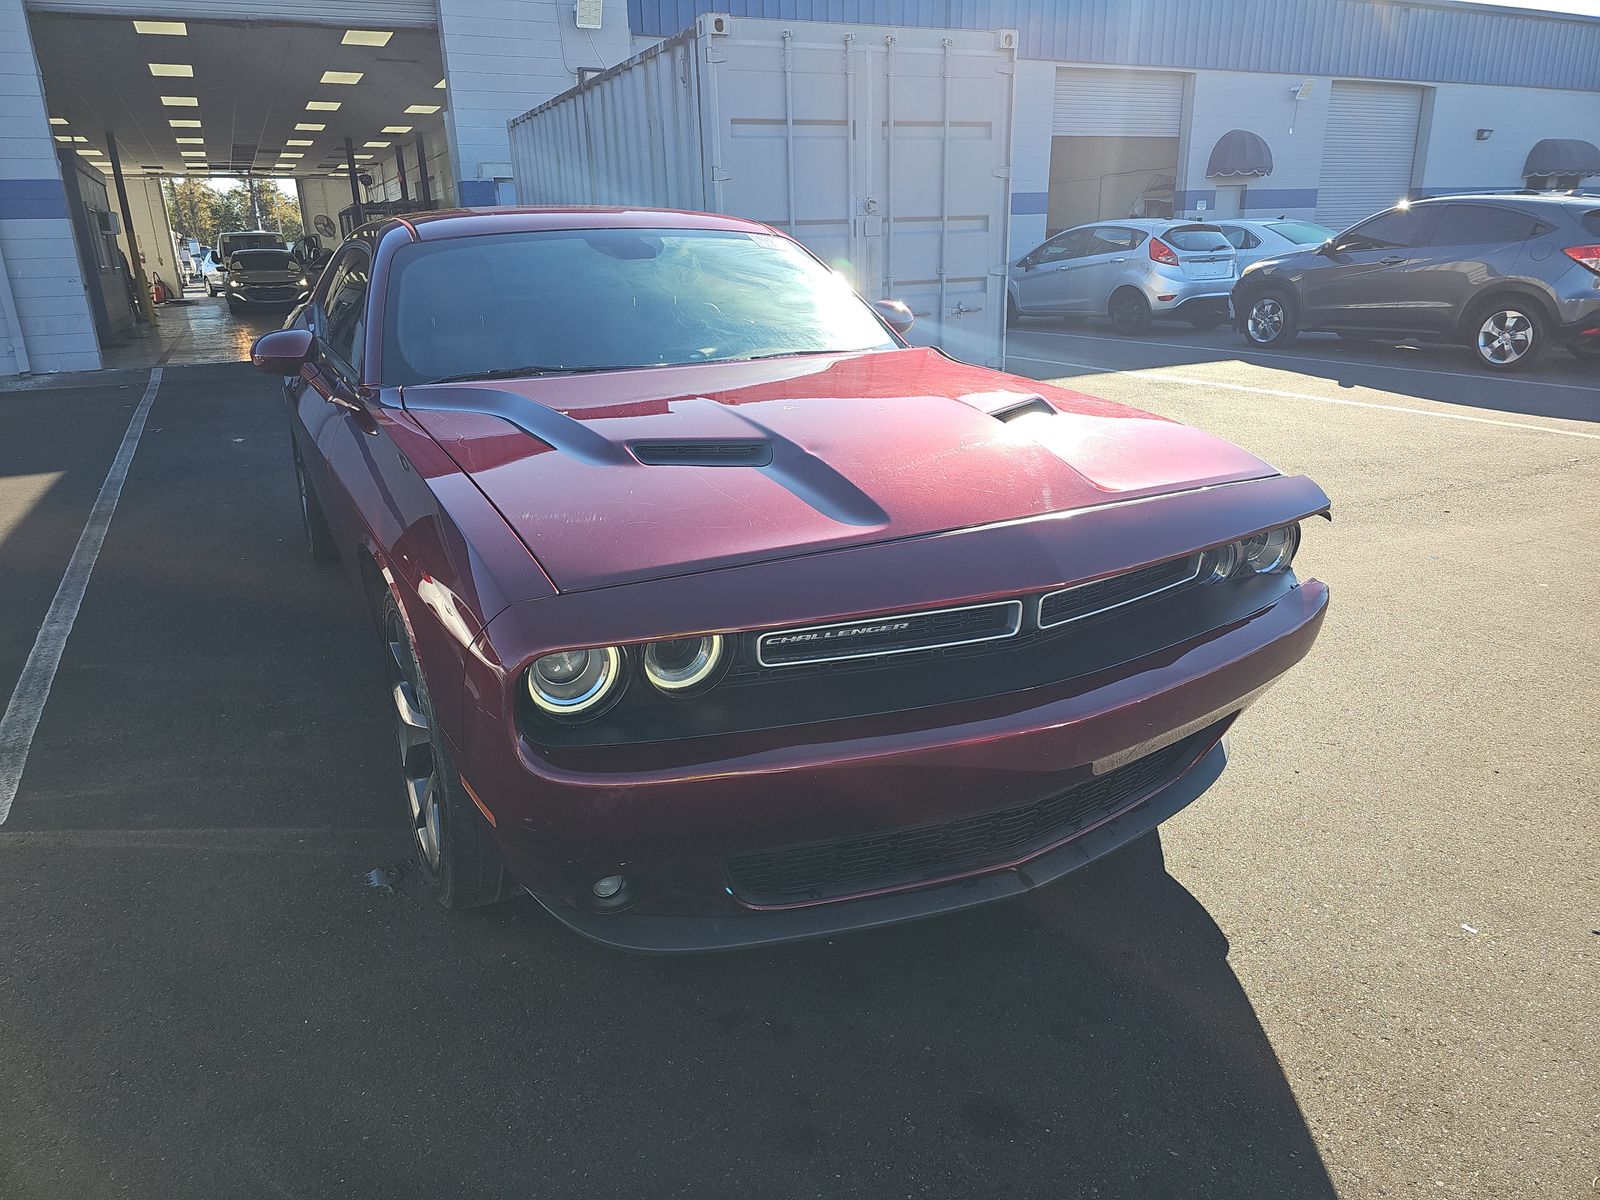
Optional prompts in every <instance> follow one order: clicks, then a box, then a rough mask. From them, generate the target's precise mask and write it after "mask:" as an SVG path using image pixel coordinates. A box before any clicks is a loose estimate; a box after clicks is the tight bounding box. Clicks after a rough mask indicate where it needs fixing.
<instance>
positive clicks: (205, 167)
mask: <svg viewBox="0 0 1600 1200" xmlns="http://www.w3.org/2000/svg"><path fill="white" fill-rule="evenodd" d="M183 169H184V170H185V171H209V170H211V164H210V163H184V164H183Z"/></svg>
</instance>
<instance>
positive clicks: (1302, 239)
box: [1217, 217, 1338, 275]
mask: <svg viewBox="0 0 1600 1200" xmlns="http://www.w3.org/2000/svg"><path fill="white" fill-rule="evenodd" d="M1217 228H1218V229H1220V230H1222V232H1223V235H1224V236H1225V237H1226V238H1227V239H1228V241H1230V242H1232V243H1233V248H1234V251H1235V252H1236V253H1237V254H1238V256H1239V274H1241V275H1243V274H1244V272H1245V268H1246V267H1248V266H1249V265H1250V264H1251V263H1254V262H1260V261H1261V260H1262V259H1263V258H1278V257H1279V256H1280V255H1284V254H1293V253H1294V252H1295V251H1296V250H1315V249H1316V248H1317V247H1318V246H1320V245H1322V243H1323V242H1325V241H1327V240H1328V239H1329V238H1331V237H1332V236H1333V235H1334V234H1335V233H1337V232H1338V230H1335V229H1329V228H1328V227H1327V226H1326V225H1318V224H1317V223H1316V222H1314V221H1296V220H1293V219H1292V218H1289V217H1276V218H1273V219H1271V220H1266V221H1236V220H1233V219H1231V218H1230V219H1229V220H1226V221H1224V220H1219V221H1218V222H1217Z"/></svg>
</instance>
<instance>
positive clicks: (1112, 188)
mask: <svg viewBox="0 0 1600 1200" xmlns="http://www.w3.org/2000/svg"><path fill="white" fill-rule="evenodd" d="M1183 83H1184V77H1183V76H1182V75H1181V74H1177V73H1174V72H1168V71H1096V70H1086V69H1082V68H1076V67H1060V68H1057V70H1056V92H1055V112H1054V116H1053V121H1052V133H1053V134H1054V137H1053V138H1052V140H1051V145H1050V208H1049V216H1048V218H1047V220H1046V226H1047V228H1048V229H1049V231H1050V232H1055V231H1056V230H1058V229H1065V228H1067V227H1069V226H1072V225H1079V224H1082V223H1083V222H1085V221H1099V220H1104V219H1107V218H1111V217H1127V216H1170V215H1171V213H1172V200H1173V183H1174V180H1175V179H1176V178H1177V172H1178V144H1179V138H1180V135H1181V133H1182V130H1183V90H1184V89H1183Z"/></svg>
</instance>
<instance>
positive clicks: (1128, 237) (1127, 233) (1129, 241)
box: [1089, 225, 1140, 254]
mask: <svg viewBox="0 0 1600 1200" xmlns="http://www.w3.org/2000/svg"><path fill="white" fill-rule="evenodd" d="M1139 238H1140V234H1139V231H1138V230H1137V229H1122V228H1120V227H1118V226H1112V225H1107V226H1104V227H1102V228H1100V229H1096V230H1095V231H1094V237H1093V239H1092V240H1091V241H1090V243H1089V253H1090V254H1121V253H1124V252H1126V251H1128V250H1132V249H1133V248H1134V247H1135V246H1137V245H1138V244H1139Z"/></svg>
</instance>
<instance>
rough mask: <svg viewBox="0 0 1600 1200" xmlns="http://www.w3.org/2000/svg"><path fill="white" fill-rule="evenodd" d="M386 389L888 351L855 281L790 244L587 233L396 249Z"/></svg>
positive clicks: (762, 238) (699, 233) (675, 233)
mask: <svg viewBox="0 0 1600 1200" xmlns="http://www.w3.org/2000/svg"><path fill="white" fill-rule="evenodd" d="M391 280H392V282H391V283H390V285H389V295H388V303H387V305H386V317H385V321H386V324H385V329H384V360H383V361H384V376H385V382H387V383H391V384H404V383H424V382H428V381H431V380H440V379H446V378H456V377H470V376H474V375H480V376H481V375H488V374H494V373H508V372H509V373H520V372H521V371H523V370H527V371H528V372H529V373H534V372H536V371H538V370H548V371H581V370H618V369H623V368H628V367H654V366H675V365H679V364H683V363H694V362H718V361H727V360H730V359H748V358H764V357H775V356H778V355H785V354H816V353H822V352H827V351H852V350H886V349H891V348H893V347H894V346H895V345H896V344H897V343H895V342H894V341H893V340H892V339H891V338H890V337H889V335H888V333H887V332H886V331H885V329H884V327H883V325H882V323H881V322H880V321H879V320H878V318H877V316H876V315H875V314H874V313H873V311H872V310H871V309H870V308H869V307H868V306H867V305H866V304H865V303H864V302H863V301H862V300H861V298H860V297H859V296H857V295H856V294H855V292H854V291H852V290H851V288H850V285H849V284H848V283H846V282H845V281H844V280H843V279H842V278H840V277H839V276H838V275H836V274H835V273H834V272H832V271H830V270H828V268H827V267H825V266H823V265H822V264H821V263H819V262H818V261H817V260H816V259H814V258H812V257H811V256H810V255H809V254H807V253H806V252H805V251H804V250H802V249H800V248H799V247H798V246H796V245H795V244H794V243H793V242H791V241H789V240H788V239H787V238H781V237H775V236H772V235H770V234H749V233H737V232H728V231H722V230H699V229H581V230H561V231H552V232H541V233H512V234H499V235H495V236H492V237H471V238H456V239H452V240H449V241H440V242H419V243H414V244H412V245H409V246H406V247H404V248H402V249H401V250H400V251H399V252H397V253H396V255H395V259H394V263H393V266H392V267H391Z"/></svg>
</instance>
